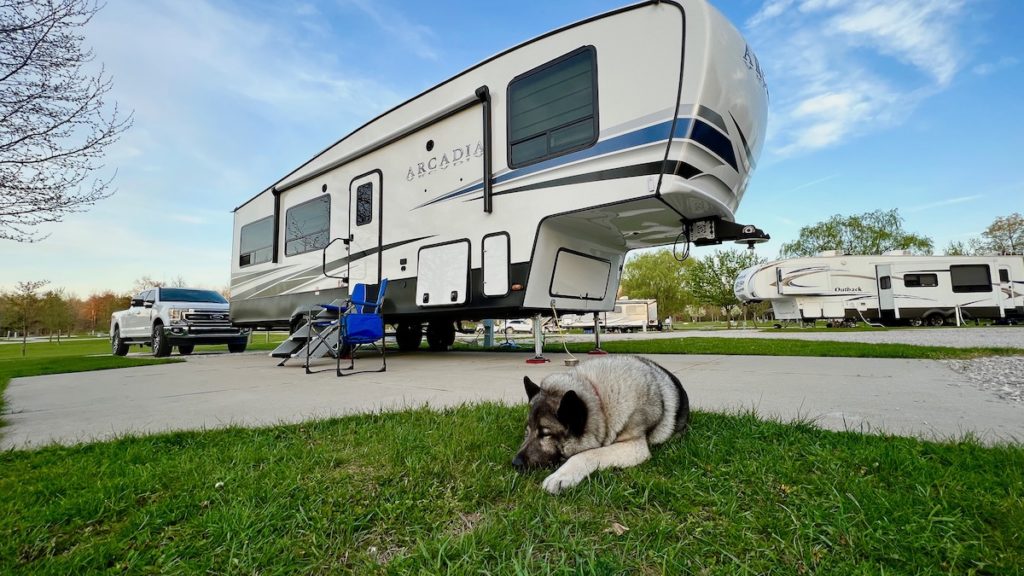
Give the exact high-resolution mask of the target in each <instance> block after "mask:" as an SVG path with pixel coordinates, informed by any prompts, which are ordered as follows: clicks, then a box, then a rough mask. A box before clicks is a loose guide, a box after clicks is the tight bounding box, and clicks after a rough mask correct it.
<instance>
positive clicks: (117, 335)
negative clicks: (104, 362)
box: [110, 326, 128, 356]
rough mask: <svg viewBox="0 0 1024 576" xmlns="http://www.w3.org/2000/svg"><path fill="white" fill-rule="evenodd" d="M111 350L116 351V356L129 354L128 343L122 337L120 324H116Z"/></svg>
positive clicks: (111, 337) (111, 339)
mask: <svg viewBox="0 0 1024 576" xmlns="http://www.w3.org/2000/svg"><path fill="white" fill-rule="evenodd" d="M110 351H111V352H113V353H114V356H126V355H127V354H128V344H126V343H125V341H124V340H122V339H121V327H120V326H114V333H113V334H112V335H111V336H110Z"/></svg>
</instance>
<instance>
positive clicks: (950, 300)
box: [735, 252, 1024, 325]
mask: <svg viewBox="0 0 1024 576" xmlns="http://www.w3.org/2000/svg"><path fill="white" fill-rule="evenodd" d="M735 292H736V296H737V298H739V299H740V300H743V301H745V302H759V301H763V300H767V301H769V302H771V303H772V309H773V310H774V312H775V317H776V318H777V319H779V320H814V319H827V320H839V319H854V320H859V319H861V318H862V317H863V318H864V319H867V320H877V321H880V322H882V323H883V324H897V323H904V324H906V323H909V324H914V325H917V324H920V323H928V324H932V325H941V324H943V323H954V322H955V319H956V313H957V309H958V308H959V310H960V313H961V315H962V316H963V317H964V318H967V319H970V318H990V319H994V320H1008V319H1020V318H1022V317H1024V258H1022V257H1020V256H911V255H906V254H903V253H900V252H895V253H889V252H887V253H885V254H883V255H881V256H850V255H843V254H838V253H834V252H832V253H822V254H820V255H818V256H815V257H809V258H792V259H788V260H776V261H774V262H768V263H767V264H759V265H757V266H752V267H750V268H747V269H746V270H744V271H743V272H742V273H740V275H739V276H738V277H737V278H736V284H735Z"/></svg>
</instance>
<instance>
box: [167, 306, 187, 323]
mask: <svg viewBox="0 0 1024 576" xmlns="http://www.w3.org/2000/svg"><path fill="white" fill-rule="evenodd" d="M167 317H168V318H170V320H171V324H184V323H185V310H183V309H181V308H171V309H170V310H168V311H167Z"/></svg>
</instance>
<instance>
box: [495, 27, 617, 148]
mask: <svg viewBox="0 0 1024 576" xmlns="http://www.w3.org/2000/svg"><path fill="white" fill-rule="evenodd" d="M595 60H596V58H595V52H594V48H593V47H592V46H587V47H584V48H580V49H579V50H576V51H574V52H571V53H569V54H567V55H565V56H563V57H561V58H558V59H556V60H553V61H551V62H549V63H547V64H545V65H543V66H541V67H539V68H536V69H534V70H531V71H530V72H527V73H526V74H523V75H522V76H520V77H518V78H516V79H514V80H512V82H510V83H509V85H508V146H509V166H512V167H519V166H525V165H527V164H532V163H534V162H539V161H541V160H545V159H547V158H552V157H554V156H558V155H560V154H564V153H567V152H571V151H573V150H579V149H581V148H586V147H587V146H590V145H591V144H593V143H594V142H596V141H597V72H596V63H595Z"/></svg>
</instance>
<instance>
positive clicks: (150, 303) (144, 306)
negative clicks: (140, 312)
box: [142, 302, 153, 308]
mask: <svg viewBox="0 0 1024 576" xmlns="http://www.w3.org/2000/svg"><path fill="white" fill-rule="evenodd" d="M142 307H143V308H152V307H153V303H152V302H144V303H143V304H142Z"/></svg>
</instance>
